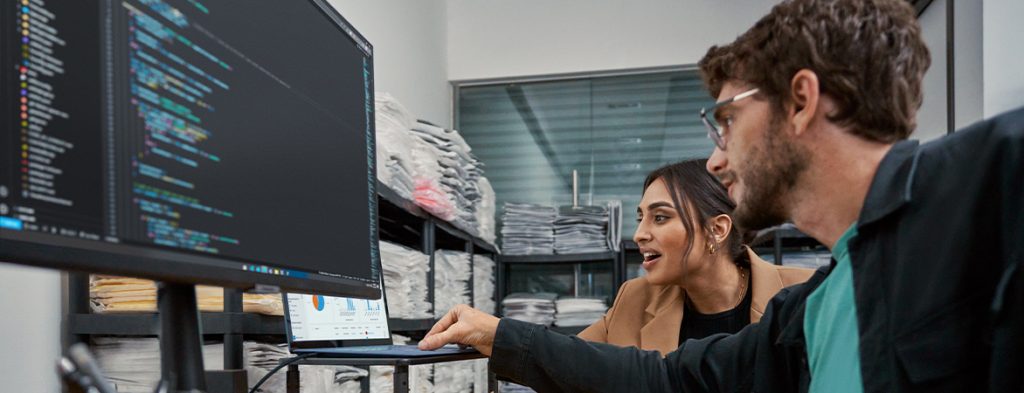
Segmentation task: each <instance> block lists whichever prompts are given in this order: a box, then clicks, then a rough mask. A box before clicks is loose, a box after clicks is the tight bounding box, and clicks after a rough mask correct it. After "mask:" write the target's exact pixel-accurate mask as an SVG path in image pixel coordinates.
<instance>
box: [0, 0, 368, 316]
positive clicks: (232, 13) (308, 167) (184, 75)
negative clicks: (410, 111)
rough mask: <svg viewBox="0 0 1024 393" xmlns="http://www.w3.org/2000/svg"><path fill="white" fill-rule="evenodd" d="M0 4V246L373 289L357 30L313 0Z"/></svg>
mask: <svg viewBox="0 0 1024 393" xmlns="http://www.w3.org/2000/svg"><path fill="white" fill-rule="evenodd" d="M0 21H2V22H0V27H2V29H0V30H2V32H0V37H2V40H0V43H2V47H0V51H2V52H0V64H2V71H0V77H2V81H3V84H2V86H3V88H2V97H0V100H2V104H3V106H2V108H3V109H2V115H3V119H5V120H4V127H3V131H2V132H0V242H2V243H3V244H2V247H0V261H5V262H15V263H23V264H31V265H39V266H47V267H55V268H62V269H72V270H83V271H95V272H104V273H113V274H126V275H133V276H139V277H150V278H156V279H163V280H174V281H183V282H197V283H212V284H220V285H229V286H251V285H253V284H256V283H262V284H268V285H277V286H280V287H282V289H288V290H292V291H298V292H303V291H306V292H314V291H315V292H318V293H327V294H331V293H334V294H339V295H348V296H361V297H371V298H376V297H380V294H379V279H380V278H379V277H380V273H379V271H378V270H379V269H378V268H377V267H378V266H380V264H379V255H378V250H377V217H376V212H377V206H376V189H375V182H376V176H375V173H376V170H375V162H374V161H375V154H374V148H375V145H374V135H375V132H374V121H373V103H374V97H373V90H374V89H373V56H372V47H371V46H370V45H369V43H368V42H367V41H366V40H365V39H364V38H363V37H362V36H360V35H359V33H358V32H357V31H356V30H355V29H353V28H352V27H351V26H350V25H349V24H348V23H347V22H346V21H345V20H344V19H343V18H341V16H340V15H338V14H337V12H335V11H334V10H333V9H332V8H331V7H330V6H328V5H327V4H326V3H324V2H323V1H321V0H302V1H289V2H281V1H279V0H216V1H213V0H94V1H55V0H18V1H12V2H6V1H5V2H4V5H3V9H2V10H0Z"/></svg>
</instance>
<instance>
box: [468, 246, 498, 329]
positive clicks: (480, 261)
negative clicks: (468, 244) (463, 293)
mask: <svg viewBox="0 0 1024 393" xmlns="http://www.w3.org/2000/svg"><path fill="white" fill-rule="evenodd" d="M494 266H495V264H494V260H493V259H491V258H490V257H488V256H486V255H480V254H476V255H473V307H474V308H476V309H477V310H480V311H483V312H485V313H488V314H494V313H495V311H496V310H495V309H494V306H495V304H494Z"/></svg>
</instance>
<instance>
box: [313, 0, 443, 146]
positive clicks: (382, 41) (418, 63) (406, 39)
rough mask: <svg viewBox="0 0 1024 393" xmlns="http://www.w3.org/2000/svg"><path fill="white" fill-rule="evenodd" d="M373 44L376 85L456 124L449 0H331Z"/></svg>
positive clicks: (420, 113) (417, 110)
mask: <svg viewBox="0 0 1024 393" xmlns="http://www.w3.org/2000/svg"><path fill="white" fill-rule="evenodd" d="M328 1H329V2H330V3H331V5H333V6H334V8H336V9H337V10H338V12H339V13H341V15H342V16H344V17H345V19H347V20H348V21H349V22H350V23H352V25H354V26H355V28H356V29H357V30H359V32H360V33H362V34H363V36H365V37H366V39H368V40H369V41H370V43H371V44H373V47H374V71H375V74H376V75H375V78H374V83H375V84H376V90H378V91H386V92H389V93H391V94H392V95H393V96H395V98H397V99H398V100H399V101H401V102H402V104H403V105H405V107H406V108H408V109H409V110H410V111H411V112H412V113H413V114H414V115H416V116H417V117H419V118H421V119H424V120H429V121H431V122H434V123H437V124H441V125H444V126H449V127H450V126H451V124H450V123H451V102H452V100H451V92H450V89H449V88H448V60H447V49H446V46H447V40H446V36H445V30H446V27H447V23H446V20H447V16H446V12H445V9H446V7H445V3H444V0H404V1H361V0H328Z"/></svg>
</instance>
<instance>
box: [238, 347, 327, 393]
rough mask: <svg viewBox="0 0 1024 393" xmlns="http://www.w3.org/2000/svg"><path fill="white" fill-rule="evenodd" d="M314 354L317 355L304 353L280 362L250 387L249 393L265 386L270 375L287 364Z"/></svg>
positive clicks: (254, 392)
mask: <svg viewBox="0 0 1024 393" xmlns="http://www.w3.org/2000/svg"><path fill="white" fill-rule="evenodd" d="M313 355H316V354H315V353H304V354H302V355H299V356H296V357H293V358H291V359H288V361H287V362H284V363H281V364H278V365H277V367H274V369H273V370H270V372H269V373H267V375H264V376H263V378H260V381H259V382H256V384H255V385H253V387H252V389H249V393H256V390H257V389H259V388H260V386H263V383H264V382H267V380H268V379H270V376H271V375H274V373H276V372H277V370H280V369H282V368H285V366H288V365H290V364H292V363H295V362H297V361H299V360H302V359H305V358H308V357H312V356H313Z"/></svg>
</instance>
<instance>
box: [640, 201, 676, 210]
mask: <svg viewBox="0 0 1024 393" xmlns="http://www.w3.org/2000/svg"><path fill="white" fill-rule="evenodd" d="M659 207H672V204H671V203H668V202H654V203H651V204H650V205H647V210H654V209H657V208H659ZM639 210H640V209H637V211H639Z"/></svg>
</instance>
